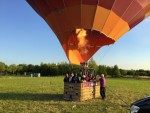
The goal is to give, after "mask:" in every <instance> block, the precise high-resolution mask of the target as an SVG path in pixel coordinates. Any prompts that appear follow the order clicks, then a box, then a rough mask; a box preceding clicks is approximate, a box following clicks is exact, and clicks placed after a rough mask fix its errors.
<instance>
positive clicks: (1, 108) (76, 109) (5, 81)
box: [0, 76, 150, 113]
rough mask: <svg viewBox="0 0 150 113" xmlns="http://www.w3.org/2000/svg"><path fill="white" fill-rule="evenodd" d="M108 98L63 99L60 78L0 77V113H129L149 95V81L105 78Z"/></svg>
mask: <svg viewBox="0 0 150 113" xmlns="http://www.w3.org/2000/svg"><path fill="white" fill-rule="evenodd" d="M106 81H107V92H106V94H107V98H106V100H104V101H102V100H101V99H92V100H87V101H83V102H71V101H65V100H64V99H63V78H62V77H41V78H29V77H9V76H8V77H0V113H128V112H129V106H127V104H131V103H132V102H134V101H135V100H137V99H140V98H142V97H144V96H146V95H150V87H149V85H150V80H146V79H145V80H144V79H142V80H139V79H112V78H107V79H106Z"/></svg>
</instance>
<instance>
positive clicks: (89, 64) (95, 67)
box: [88, 58, 98, 70]
mask: <svg viewBox="0 0 150 113" xmlns="http://www.w3.org/2000/svg"><path fill="white" fill-rule="evenodd" d="M88 67H89V68H94V69H95V70H97V67H98V66H97V64H96V61H95V60H94V59H93V58H91V59H90V60H89V62H88Z"/></svg>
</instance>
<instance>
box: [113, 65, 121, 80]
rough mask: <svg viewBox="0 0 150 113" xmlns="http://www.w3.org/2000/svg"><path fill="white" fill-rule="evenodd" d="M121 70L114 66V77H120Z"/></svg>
mask: <svg viewBox="0 0 150 113" xmlns="http://www.w3.org/2000/svg"><path fill="white" fill-rule="evenodd" d="M120 75H121V74H120V70H119V68H118V66H117V65H115V66H114V69H113V77H120Z"/></svg>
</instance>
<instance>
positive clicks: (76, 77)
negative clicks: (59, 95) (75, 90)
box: [64, 72, 96, 83]
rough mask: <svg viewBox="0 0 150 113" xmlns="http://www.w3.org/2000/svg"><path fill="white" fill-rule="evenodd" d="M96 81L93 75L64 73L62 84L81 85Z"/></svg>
mask: <svg viewBox="0 0 150 113" xmlns="http://www.w3.org/2000/svg"><path fill="white" fill-rule="evenodd" d="M92 81H96V76H95V75H93V74H89V73H85V74H77V73H74V72H72V73H70V74H69V73H66V75H65V77H64V82H71V83H82V82H92Z"/></svg>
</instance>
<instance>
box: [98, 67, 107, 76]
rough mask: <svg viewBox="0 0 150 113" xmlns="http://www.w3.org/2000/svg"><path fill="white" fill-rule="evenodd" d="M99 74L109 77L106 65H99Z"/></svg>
mask: <svg viewBox="0 0 150 113" xmlns="http://www.w3.org/2000/svg"><path fill="white" fill-rule="evenodd" d="M97 73H98V74H104V75H107V72H106V66H105V65H99V66H98V71H97Z"/></svg>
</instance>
